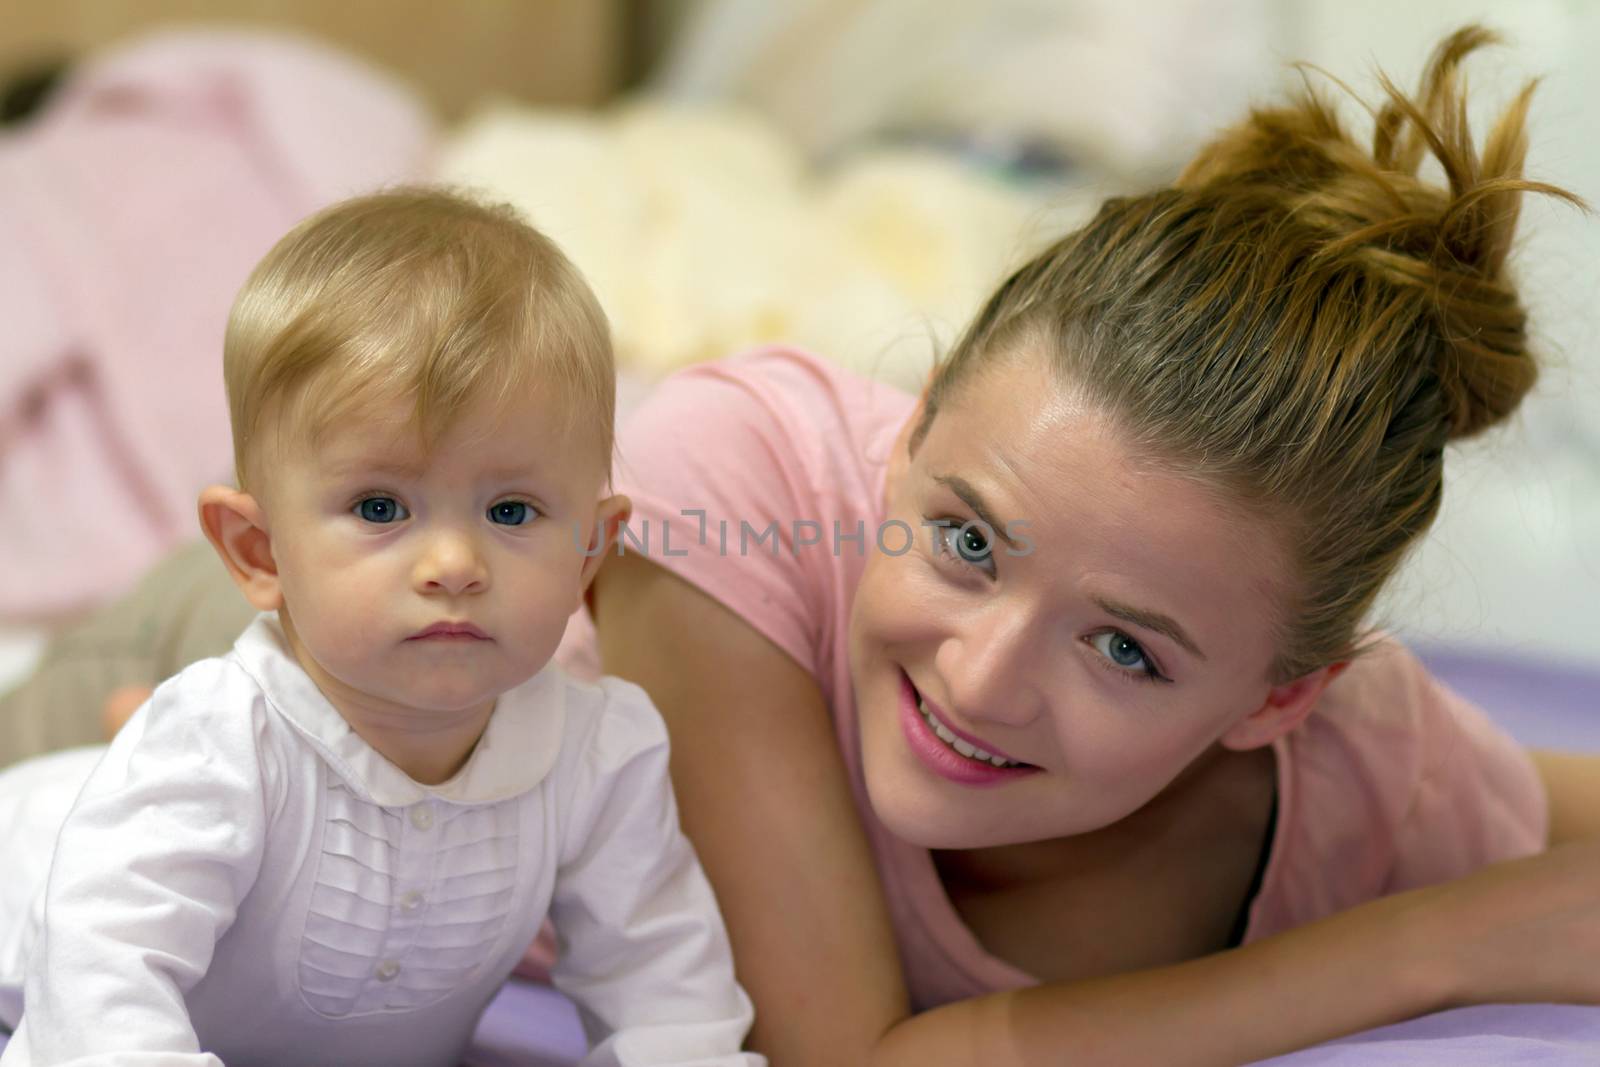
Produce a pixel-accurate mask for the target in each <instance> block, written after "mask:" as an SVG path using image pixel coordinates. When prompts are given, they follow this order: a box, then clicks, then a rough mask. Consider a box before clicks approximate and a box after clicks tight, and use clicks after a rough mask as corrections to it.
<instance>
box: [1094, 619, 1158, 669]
mask: <svg viewBox="0 0 1600 1067" xmlns="http://www.w3.org/2000/svg"><path fill="white" fill-rule="evenodd" d="M1090 644H1092V645H1094V647H1095V649H1096V650H1097V651H1098V652H1099V653H1100V654H1101V655H1102V656H1104V657H1105V658H1106V659H1108V660H1110V661H1111V662H1112V663H1115V664H1116V665H1117V666H1118V667H1121V668H1122V669H1123V670H1125V671H1128V672H1129V673H1132V674H1139V675H1142V676H1144V677H1146V678H1149V679H1150V680H1151V681H1156V680H1159V679H1160V678H1161V672H1160V671H1158V670H1156V668H1155V664H1153V663H1151V662H1150V657H1149V656H1148V655H1146V654H1145V650H1144V647H1143V646H1142V645H1140V644H1139V642H1137V641H1135V640H1134V639H1133V638H1131V637H1129V636H1128V635H1127V634H1125V633H1120V632H1118V631H1116V630H1107V631H1106V632H1105V633H1100V634H1095V635H1094V637H1093V638H1091V639H1090Z"/></svg>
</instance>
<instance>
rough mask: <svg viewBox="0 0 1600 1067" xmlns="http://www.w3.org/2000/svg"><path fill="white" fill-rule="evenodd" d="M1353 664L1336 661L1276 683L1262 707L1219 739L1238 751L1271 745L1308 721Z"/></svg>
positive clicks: (1223, 743)
mask: <svg viewBox="0 0 1600 1067" xmlns="http://www.w3.org/2000/svg"><path fill="white" fill-rule="evenodd" d="M1348 666H1350V664H1349V662H1347V661H1346V662H1340V663H1333V664H1330V665H1328V666H1326V667H1319V668H1317V669H1316V670H1314V671H1312V672H1311V673H1310V674H1305V675H1301V676H1300V677H1299V678H1296V679H1295V680H1294V681H1292V682H1286V683H1284V684H1283V685H1275V686H1273V687H1272V688H1271V689H1269V690H1267V698H1266V700H1265V701H1263V702H1262V704H1261V706H1260V707H1259V708H1257V709H1256V710H1255V711H1252V712H1251V713H1250V714H1249V715H1246V716H1245V717H1244V718H1243V719H1240V720H1239V721H1238V722H1236V723H1234V724H1233V725H1232V726H1231V727H1229V729H1228V732H1227V733H1225V734H1223V735H1222V737H1221V738H1220V740H1221V743H1222V747H1223V748H1228V749H1232V750H1233V751H1235V752H1245V751H1248V750H1250V749H1253V748H1260V747H1261V746H1263V745H1270V744H1271V743H1272V742H1274V741H1276V740H1277V739H1278V738H1280V737H1282V736H1283V735H1284V734H1286V733H1288V732H1289V731H1290V730H1293V729H1294V728H1295V727H1296V726H1299V725H1300V724H1301V723H1302V722H1304V721H1305V718H1306V716H1307V715H1310V714H1311V712H1312V709H1314V708H1315V707H1316V706H1317V699H1318V698H1319V697H1321V696H1322V692H1323V690H1325V689H1327V688H1328V683H1329V682H1331V681H1333V680H1334V679H1335V678H1337V677H1339V675H1340V674H1341V673H1342V672H1343V671H1344V669H1345V668H1346V667H1348Z"/></svg>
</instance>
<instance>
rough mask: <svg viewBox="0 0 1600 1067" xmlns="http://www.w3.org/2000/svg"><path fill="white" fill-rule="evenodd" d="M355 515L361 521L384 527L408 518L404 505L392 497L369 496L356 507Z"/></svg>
mask: <svg viewBox="0 0 1600 1067" xmlns="http://www.w3.org/2000/svg"><path fill="white" fill-rule="evenodd" d="M356 514H357V515H360V516H361V518H362V521H364V522H372V523H377V524H379V525H384V524H387V523H391V522H399V521H400V520H401V519H405V518H410V516H411V513H410V512H408V511H407V510H406V509H405V505H404V504H402V503H400V501H398V500H396V499H395V498H394V497H392V496H369V497H367V498H366V499H365V500H363V501H361V503H359V504H357V505H356Z"/></svg>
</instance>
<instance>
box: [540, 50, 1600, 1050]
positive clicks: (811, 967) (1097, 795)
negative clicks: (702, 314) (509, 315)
mask: <svg viewBox="0 0 1600 1067" xmlns="http://www.w3.org/2000/svg"><path fill="white" fill-rule="evenodd" d="M1486 36H1487V35H1486V34H1485V33H1483V32H1482V31H1479V30H1473V29H1469V30H1466V31H1462V32H1460V33H1458V34H1456V35H1454V36H1453V37H1451V38H1450V39H1449V40H1447V41H1446V42H1444V44H1443V45H1442V46H1441V48H1440V50H1439V51H1438V53H1437V54H1436V55H1435V57H1434V58H1433V61H1432V63H1431V65H1430V66H1429V68H1428V71H1427V73H1426V75H1425V79H1424V84H1423V86H1422V89H1421V92H1420V94H1419V95H1418V96H1417V97H1415V98H1408V97H1406V96H1404V95H1402V94H1400V93H1399V92H1397V91H1393V90H1391V91H1390V92H1389V96H1388V99H1387V101H1386V102H1385V103H1384V105H1383V107H1382V108H1381V110H1380V111H1379V112H1378V114H1377V132H1376V136H1375V142H1374V144H1373V146H1372V148H1371V150H1370V151H1369V150H1366V149H1363V148H1362V147H1360V146H1358V145H1357V144H1356V143H1355V142H1354V141H1353V140H1352V139H1351V138H1350V137H1349V136H1348V135H1347V134H1346V133H1345V132H1344V130H1343V129H1342V128H1341V126H1340V124H1339V122H1338V120H1337V119H1336V118H1335V117H1334V115H1333V113H1332V111H1331V110H1330V109H1329V107H1328V106H1327V105H1326V104H1325V103H1323V102H1321V101H1319V100H1318V99H1317V98H1316V97H1315V96H1313V95H1310V94H1307V95H1305V96H1303V97H1301V98H1300V99H1298V100H1297V101H1295V102H1293V103H1292V104H1290V105H1289V106H1286V107H1282V108H1277V109H1272V110H1264V111H1260V112H1257V113H1255V114H1254V115H1252V116H1251V117H1250V118H1249V120H1248V121H1247V122H1245V123H1244V124H1243V125H1241V126H1239V127H1238V128H1236V129H1233V130H1230V131H1228V132H1227V133H1225V134H1224V135H1223V136H1221V137H1220V138H1219V139H1218V140H1217V141H1216V142H1215V143H1213V144H1212V145H1210V146H1209V147H1208V148H1206V149H1205V150H1204V151H1203V152H1202V153H1201V154H1200V155H1199V157H1198V158H1197V159H1196V160H1195V161H1194V163H1193V164H1192V165H1191V166H1190V167H1189V168H1188V170H1187V172H1186V173H1185V174H1184V175H1183V176H1182V178H1181V179H1180V180H1179V181H1178V182H1177V183H1176V185H1175V186H1174V187H1173V188H1170V189H1164V190H1160V191H1158V192H1154V193H1151V194H1148V195H1145V196H1139V197H1132V198H1126V199H1119V200H1113V201H1111V202H1109V203H1107V204H1106V205H1105V206H1104V208H1103V209H1102V210H1101V212H1100V213H1099V215H1098V217H1097V218H1095V219H1094V220H1093V221H1092V222H1091V223H1090V224H1089V225H1088V226H1086V227H1085V228H1084V229H1083V230H1081V231H1079V232H1077V233H1074V234H1071V235H1069V236H1067V237H1066V238H1064V239H1063V240H1061V241H1060V242H1059V243H1058V244H1056V245H1055V246H1054V247H1052V248H1050V249H1048V250H1047V251H1045V252H1044V253H1043V254H1041V255H1040V256H1038V257H1037V258H1036V259H1034V260H1033V261H1032V262H1030V263H1028V264H1027V265H1025V266H1024V267H1022V268H1021V269H1020V270H1019V271H1017V273H1016V274H1015V275H1013V276H1012V277H1011V278H1010V279H1008V280H1007V281H1006V282H1005V283H1004V284H1003V285H1002V286H1001V287H1000V289H999V290H998V292H996V293H995V294H994V295H993V297H992V298H991V299H990V300H989V301H988V303H987V304H986V305H985V306H984V308H983V309H982V311H981V312H980V314H979V315H978V317H977V319H976V321H975V322H974V323H973V324H972V326H971V327H970V328H969V329H968V330H967V332H966V334H965V335H964V337H963V338H962V339H961V340H960V341H959V343H958V344H957V345H956V347H955V349H954V350H953V351H952V352H951V353H950V354H949V357H948V358H947V359H946V360H945V361H944V362H943V364H942V365H941V366H940V368H939V369H938V371H937V373H936V374H935V376H934V378H933V380H932V382H931V384H930V385H929V387H928V389H927V390H926V392H925V393H924V394H923V396H922V397H921V398H920V399H916V398H911V397H906V396H902V395H900V394H897V393H895V392H893V391H892V390H889V389H886V388H883V387H879V386H873V385H871V384H869V383H866V382H864V381H862V380H860V379H856V378H853V377H851V376H849V375H847V374H844V373H842V372H840V371H838V370H836V369H834V368H831V367H830V366H829V365H828V364H826V363H824V362H822V361H820V360H817V359H814V358H811V357H808V356H805V355H804V354H800V353H794V352H788V351H783V350H770V351H765V352H760V353H755V354H752V355H749V356H746V357H744V358H741V359H737V360H732V361H728V362H725V363H721V364H714V365H709V366H705V367H701V368H696V369H693V370H690V371H688V372H686V373H684V374H681V375H679V376H678V377H676V378H674V379H672V380H669V381H668V382H667V383H666V384H665V385H664V386H663V387H662V388H661V389H660V390H659V391H658V392H657V393H656V394H655V395H654V396H653V397H652V398H651V399H650V400H649V401H647V402H646V404H645V405H644V408H643V409H642V410H641V411H640V412H638V413H637V415H636V416H635V418H634V420H633V421H632V423H631V426H630V427H629V429H628V430H627V431H626V432H625V433H624V435H623V439H622V462H623V471H624V474H623V480H622V485H621V489H622V491H624V492H626V493H627V494H629V495H630V497H631V498H632V500H633V503H634V509H635V510H634V518H633V520H632V523H631V525H632V526H633V528H634V534H635V538H636V541H637V542H640V543H639V544H635V546H634V550H633V551H632V552H631V553H630V554H629V555H627V556H624V557H622V558H614V559H611V560H608V562H607V563H606V565H605V566H604V567H603V568H602V570H601V572H600V575H599V577H598V579H597V582H596V588H595V591H594V593H593V599H592V613H593V620H594V625H595V627H596V629H597V635H598V648H599V653H600V658H599V664H598V666H599V667H601V668H603V669H604V670H605V671H606V672H608V673H613V674H619V675H621V676H623V677H625V678H629V679H632V680H634V681H636V682H638V683H640V684H641V685H643V686H644V688H645V689H646V690H648V691H649V692H650V694H651V695H652V697H653V698H654V699H655V701H656V703H657V704H658V706H659V707H660V708H661V709H662V712H663V714H664V715H665V716H666V718H667V721H668V725H669V728H670V731H671V734H672V739H673V761H674V781H675V786H676V788H677V790H678V793H679V797H680V801H681V806H682V811H683V816H684V819H685V824H686V828H687V830H688V832H689V834H690V836H691V838H692V839H693V840H694V841H695V843H696V847H697V849H698V850H699V852H700V855H701V857H702V859H703V861H704V862H705V864H706V867H707V869H708V872H709V873H710V875H711V877H712V881H713V883H714V884H715V886H716V887H717V891H718V896H719V900H720V903H721V905H722V907H723V909H724V911H725V913H726V915H727V918H728V921H729V926H730V930H731V933H732V935H733V940H734V945H735V951H736V955H737V961H738V965H739V971H740V976H741V979H742V981H743V982H744V983H745V985H746V987H747V988H748V989H749V990H750V991H751V994H752V996H753V997H754V998H755V1001H756V1005H757V1017H756V1028H755V1031H754V1043H755V1047H757V1048H759V1049H760V1050H762V1051H764V1052H766V1053H768V1054H769V1056H770V1057H771V1058H772V1061H773V1062H774V1063H775V1064H781V1065H783V1067H805V1065H818V1067H833V1065H837V1064H862V1065H868V1064H870V1065H879V1064H907V1065H917V1067H927V1065H946V1064H949V1065H955V1064H979V1063H981V1064H984V1065H986V1067H995V1065H998V1064H1027V1063H1061V1062H1082V1063H1095V1064H1105V1063H1135V1064H1148V1063H1179V1062H1182V1063H1219V1064H1220V1063H1238V1062H1242V1061H1246V1060H1252V1059H1256V1058H1259V1057H1262V1056H1266V1055H1269V1054H1272V1053H1274V1052H1279V1051H1283V1050H1287V1049H1290V1048H1293V1047H1296V1046H1301V1045H1305V1044H1309V1043H1313V1042H1315V1041H1318V1040H1321V1039H1324V1038H1328V1037H1332V1036H1334V1035H1336V1034H1340V1033H1344V1032H1348V1031H1351V1030H1355V1029H1358V1028H1362V1027H1369V1026H1373V1025H1377V1024H1381V1023H1384V1022H1389V1021H1393V1020H1397V1019H1401V1018H1404V1017H1408V1016H1412V1015H1416V1014H1420V1013H1423V1012H1426V1011H1429V1010H1433V1009H1437V1008H1442V1007H1444V1006H1447V1005H1451V1004H1458V1003H1466V1002H1478V1001H1492V1000H1513V999H1516V1000H1546V999H1561V1000H1567V999H1583V1000H1594V999H1600V969H1597V968H1595V967H1594V966H1593V961H1594V960H1595V959H1600V904H1597V903H1596V899H1597V898H1595V897H1594V896H1593V892H1592V886H1593V885H1594V884H1600V883H1597V882H1596V879H1597V878H1600V853H1597V852H1596V850H1595V847H1594V846H1584V847H1580V848H1576V849H1569V850H1558V851H1556V852H1553V853H1550V854H1547V855H1544V856H1540V857H1538V858H1536V859H1532V860H1523V861H1522V862H1521V863H1509V864H1502V865H1500V866H1498V867H1494V868H1491V869H1490V870H1487V871H1483V872H1481V873H1478V874H1475V875H1472V876H1471V877H1465V876H1468V875H1469V874H1471V872H1473V871H1475V870H1477V869H1478V868H1481V867H1485V866H1487V865H1489V864H1492V863H1495V862H1496V861H1503V860H1512V859H1514V858H1516V857H1525V856H1530V855H1532V854H1533V853H1536V852H1538V851H1540V850H1542V849H1543V848H1544V847H1545V845H1546V843H1547V838H1549V837H1551V836H1552V835H1551V833H1550V830H1551V819H1552V818H1554V820H1555V827H1556V831H1557V832H1556V834H1555V835H1554V836H1564V835H1568V834H1576V833H1578V832H1580V831H1585V830H1588V829H1591V827H1584V826H1581V825H1579V824H1575V823H1572V822H1571V821H1570V820H1569V818H1568V812H1569V811H1578V810H1581V808H1580V807H1578V806H1577V802H1578V798H1579V796H1580V795H1581V793H1582V792H1583V791H1584V790H1588V791H1589V792H1590V794H1591V795H1590V798H1589V802H1590V803H1593V802H1594V799H1595V798H1594V795H1593V794H1594V793H1595V792H1596V790H1595V789H1594V787H1593V786H1592V785H1590V784H1588V783H1593V782H1595V781H1597V780H1600V777H1597V776H1595V775H1594V774H1593V773H1592V772H1591V771H1589V770H1587V769H1585V768H1583V767H1582V765H1578V768H1579V769H1578V773H1577V776H1576V777H1570V776H1569V780H1567V781H1566V782H1565V784H1564V785H1563V786H1562V787H1561V788H1559V789H1557V790H1555V791H1554V792H1553V793H1552V794H1550V796H1551V797H1552V798H1553V799H1554V801H1555V804H1554V808H1553V810H1552V809H1551V808H1549V807H1547V793H1546V789H1545V786H1544V784H1543V783H1542V782H1541V779H1540V776H1539V774H1538V772H1537V770H1536V768H1535V765H1534V764H1533V763H1532V762H1531V761H1530V759H1529V758H1528V756H1527V755H1526V754H1524V753H1523V752H1522V751H1521V750H1520V749H1518V748H1517V747H1516V746H1515V745H1514V744H1513V743H1512V742H1511V741H1510V740H1509V739H1508V738H1507V737H1505V736H1504V735H1502V734H1500V733H1499V732H1497V731H1496V730H1495V729H1494V728H1493V727H1492V726H1490V725H1489V724H1488V722H1487V721H1486V720H1485V719H1484V718H1483V717H1482V716H1481V715H1480V714H1479V713H1478V712H1477V711H1475V710H1474V709H1472V708H1471V707H1469V706H1467V705H1465V704H1464V703H1463V702H1461V701H1460V700H1459V699H1458V698H1456V697H1454V696H1453V695H1452V694H1450V693H1449V692H1447V691H1445V690H1443V689H1442V688H1440V687H1439V686H1438V685H1437V684H1436V683H1435V682H1433V681H1432V680H1431V679H1430V678H1429V677H1428V675H1427V674H1426V673H1425V672H1424V670H1423V669H1422V668H1421V667H1420V665H1419V664H1418V663H1417V662H1416V661H1415V660H1413V659H1412V658H1410V657H1409V656H1408V655H1407V654H1406V653H1405V652H1404V651H1403V650H1401V649H1400V648H1398V647H1397V646H1395V645H1394V644H1393V643H1392V642H1390V641H1386V640H1384V639H1382V637H1381V636H1380V635H1367V634H1364V633H1363V631H1362V629H1361V625H1362V622H1363V619H1364V617H1365V615H1366V614H1367V611H1368V609H1369V607H1370V606H1371V604H1372V602H1373V599H1374V597H1375V595H1376V594H1377V592H1378V591H1379V589H1380V588H1381V587H1382V585H1383V583H1384V581H1385V580H1386V579H1387V578H1388V577H1389V576H1390V574H1391V573H1392V572H1393V571H1394V569H1395V567H1396V566H1397V564H1398V563H1399V561H1400V559H1401V558H1402V556H1403V555H1404V553H1405V552H1406V550H1407V549H1408V548H1409V547H1410V546H1411V545H1412V544H1414V543H1415V542H1416V540H1417V539H1418V538H1419V537H1420V536H1421V534H1422V533H1423V532H1424V531H1425V530H1426V529H1427V527H1428V526H1429V524H1430V522H1431V521H1432V519H1433V517H1434V515H1435V513H1436V511H1437V509H1438V506H1439V500H1440V495H1441V492H1442V487H1443V463H1444V446H1445V445H1446V443H1447V442H1449V441H1452V440H1456V439H1460V438H1463V437H1468V436H1471V435H1474V434H1476V433H1478V432H1480V431H1482V430H1484V429H1486V428H1488V427H1489V426H1491V425H1493V424H1494V423H1496V422H1498V421H1500V420H1501V419H1503V418H1505V417H1506V416H1507V415H1509V414H1510V413H1511V412H1512V410H1513V409H1514V408H1515V407H1516V406H1517V404H1518V402H1519V400H1520V399H1521V398H1522V397H1523V395H1524V394H1525V393H1526V392H1527V391H1528V389H1529V388H1530V387H1531V386H1532V384H1533V382H1534V379H1535V374H1536V369H1535V365H1534V362H1533V360H1532V358H1531V356H1530V355H1529V353H1528V352H1527V351H1526V349H1525V347H1524V346H1525V340H1526V335H1525V327H1524V315H1523V312H1522V310H1521V307H1520V305H1519V304H1518V301H1517V298H1516V294H1515V292H1514V290H1513V289H1512V287H1511V284H1510V282H1509V280H1508V278H1507V270H1506V257H1507V253H1508V250H1509V248H1510V246H1511V241H1512V236H1513V231H1514V224H1515V220H1516V215H1517V209H1518V202H1519V199H1520V196H1521V195H1522V193H1523V192H1525V191H1530V190H1533V191H1538V192H1544V193H1555V194H1556V195H1562V194H1560V193H1559V192H1557V191H1556V190H1552V189H1548V188H1546V187H1543V186H1538V185H1536V184H1534V183H1530V182H1527V181H1524V180H1523V179H1522V178H1521V176H1520V175H1521V167H1522V160H1523V155H1524V149H1525V136H1524V132H1523V116H1524V112H1525V109H1526V106H1527V103H1528V94H1527V93H1524V94H1523V95H1522V96H1521V97H1519V98H1518V100H1517V101H1516V103H1515V104H1514V105H1513V106H1512V107H1511V108H1510V109H1509V111H1508V112H1507V113H1506V114H1505V115H1504V116H1503V117H1502V118H1501V120H1500V121H1499V123H1498V124H1497V125H1496V126H1495V128H1494V130H1493V131H1492V132H1491V133H1490V135H1489V137H1488V139H1487V141H1486V143H1485V144H1484V146H1483V147H1482V149H1481V150H1480V149H1477V148H1476V147H1475V146H1474V145H1473V144H1472V142H1471V140H1470V138H1469V136H1468V131H1467V129H1466V125H1465V120H1464V117H1463V116H1464V109H1463V107H1462V98H1461V95H1460V92H1459V90H1458V87H1457V67H1458V64H1459V62H1460V60H1461V59H1462V57H1463V56H1465V55H1466V54H1467V53H1468V52H1470V51H1471V50H1473V49H1474V48H1475V47H1477V46H1478V45H1479V44H1481V43H1482V42H1483V41H1484V40H1485V39H1486ZM1429 156H1431V157H1432V158H1434V159H1435V160H1437V161H1438V163H1439V164H1440V165H1441V166H1442V168H1443V172H1444V175H1445V181H1446V184H1445V185H1444V186H1443V187H1436V186H1434V185H1432V184H1429V183H1427V182H1425V181H1423V180H1422V179H1421V178H1419V177H1418V175H1417V172H1418V169H1419V166H1420V165H1421V164H1422V162H1423V160H1424V159H1425V158H1427V157H1429ZM651 527H653V529H652V528H651ZM641 548H642V549H643V550H642V551H641V550H640V549H641ZM569 637H570V638H571V640H572V641H573V643H574V644H575V645H577V646H580V647H581V646H583V645H584V644H585V643H586V642H587V640H588V639H589V636H588V635H587V634H586V633H583V632H577V633H575V634H573V635H569ZM1566 769H1567V770H1569V771H1570V770H1571V769H1572V767H1571V765H1569V766H1568V767H1567V768H1566ZM1585 775H1587V777H1584V776H1585ZM1575 790H1576V791H1575ZM1452 880H1454V881H1452ZM1444 883H1449V884H1444ZM1586 883H1587V886H1586ZM1424 887H1431V888H1424ZM1236 946H1242V947H1237V948H1236V950H1233V951H1227V950H1229V949H1234V948H1235V947H1236Z"/></svg>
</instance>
